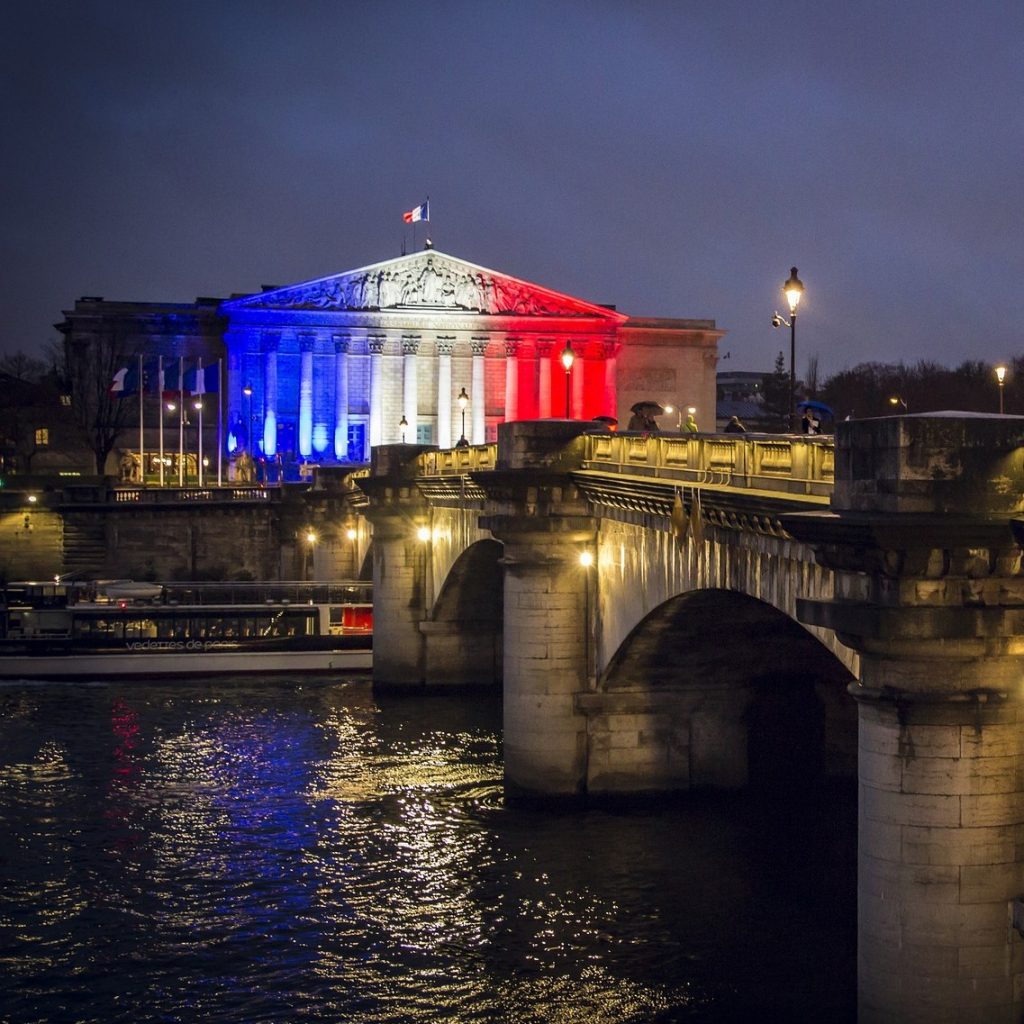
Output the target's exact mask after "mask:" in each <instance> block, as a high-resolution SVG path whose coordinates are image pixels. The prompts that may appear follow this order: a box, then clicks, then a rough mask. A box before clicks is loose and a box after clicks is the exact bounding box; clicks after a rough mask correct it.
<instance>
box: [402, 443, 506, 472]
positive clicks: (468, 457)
mask: <svg viewBox="0 0 1024 1024" xmlns="http://www.w3.org/2000/svg"><path fill="white" fill-rule="evenodd" d="M497 461H498V446H497V445H496V444H473V445H470V446H469V447H468V448H441V449H439V450H434V451H429V452H422V453H421V454H420V455H419V466H418V473H419V475H420V476H461V475H462V474H464V473H473V472H476V471H477V470H485V469H494V467H495V464H496V463H497Z"/></svg>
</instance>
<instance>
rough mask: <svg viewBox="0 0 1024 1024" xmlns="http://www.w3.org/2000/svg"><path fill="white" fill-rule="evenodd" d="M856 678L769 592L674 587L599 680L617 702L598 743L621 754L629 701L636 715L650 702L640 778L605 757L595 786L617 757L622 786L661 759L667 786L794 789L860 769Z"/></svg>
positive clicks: (600, 726) (617, 781)
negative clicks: (766, 595)
mask: <svg viewBox="0 0 1024 1024" xmlns="http://www.w3.org/2000/svg"><path fill="white" fill-rule="evenodd" d="M852 678H853V677H852V676H851V674H850V673H849V671H848V670H847V669H846V668H845V666H843V665H842V663H841V662H840V661H839V660H838V659H837V658H836V657H835V656H834V655H833V654H832V653H831V652H830V651H829V650H828V649H827V648H826V647H825V646H824V645H823V644H822V643H821V642H820V641H819V640H818V639H817V638H816V637H814V636H813V634H811V633H810V632H808V631H807V630H806V629H804V627H803V626H801V625H800V624H799V623H797V622H795V621H793V620H792V619H790V618H789V617H788V616H786V615H784V614H783V613H782V612H780V611H778V610H777V609H776V608H774V607H772V606H771V605H768V604H766V603H765V602H763V601H759V600H757V599H755V598H752V597H749V596H747V595H745V594H741V593H739V592H735V591H727V590H702V591H692V592H689V593H686V594H681V595H678V596H676V597H673V598H671V599H670V600H668V601H666V602H665V603H664V604H662V605H661V606H659V607H658V608H656V609H654V611H652V612H651V613H650V614H649V615H648V616H647V617H646V618H644V619H643V620H642V621H641V622H640V623H639V624H638V625H637V626H636V628H635V629H634V630H633V632H632V633H631V634H630V635H629V636H628V637H627V638H626V640H625V641H624V642H623V644H622V646H621V648H620V649H619V651H618V652H617V653H616V655H615V657H614V658H612V659H611V661H610V663H609V666H608V669H607V671H606V672H605V673H604V676H603V678H602V680H601V682H600V686H599V689H601V690H602V691H603V692H604V693H605V694H607V695H608V698H607V704H606V707H605V708H602V710H603V711H607V712H610V713H607V714H604V715H602V716H595V717H594V718H593V719H592V722H591V740H592V745H593V746H595V747H598V748H600V747H603V746H605V745H607V746H609V747H610V748H611V750H612V751H613V753H614V751H615V750H621V749H623V747H624V742H625V737H624V735H623V733H624V730H625V729H627V728H628V727H629V726H630V724H631V723H630V716H629V715H628V714H626V713H625V712H626V711H629V712H631V713H632V716H633V718H634V719H635V718H636V714H635V712H636V709H637V708H638V707H642V708H644V716H645V717H644V719H643V720H642V721H641V722H639V723H635V722H634V723H632V724H639V727H640V729H639V732H638V735H637V737H636V743H637V749H638V755H637V758H636V764H635V768H636V771H637V773H638V774H637V777H636V778H634V779H632V780H630V779H629V778H628V776H629V773H630V770H631V766H630V765H629V764H628V763H627V762H626V761H624V760H623V758H622V757H621V755H620V756H619V763H618V764H607V763H604V762H602V759H601V757H600V756H598V758H597V763H596V764H595V765H594V769H596V771H594V770H592V772H591V775H592V778H591V780H590V783H591V784H590V786H589V787H588V788H590V789H591V790H593V789H594V784H595V783H596V784H597V788H600V786H601V784H602V778H601V777H600V773H601V772H602V770H604V769H606V768H607V769H608V770H607V771H606V772H605V775H604V781H605V782H607V783H609V784H610V785H611V786H612V787H615V788H620V787H622V786H625V787H626V788H629V789H643V788H644V779H643V778H642V776H641V775H640V774H639V773H640V772H642V771H644V770H647V769H650V767H651V766H653V774H652V775H651V782H652V783H653V784H654V785H653V786H652V788H656V789H661V790H663V791H664V790H670V791H671V790H696V789H732V790H736V789H748V790H750V791H752V792H755V793H757V794H759V795H760V796H763V797H769V796H771V795H772V794H778V795H780V796H782V797H783V798H784V799H786V798H791V796H792V794H793V793H794V791H795V792H801V791H802V792H808V793H809V792H811V791H812V790H814V791H817V790H818V789H820V788H821V787H822V785H824V784H825V783H826V781H827V780H828V779H830V778H842V777H854V776H855V774H856V758H857V731H856V730H857V718H856V707H855V704H854V702H853V700H852V699H851V698H850V697H849V695H848V694H847V692H846V686H847V684H848V683H849V682H850V681H851V680H852ZM627 698H628V700H627ZM620 707H621V708H622V710H623V712H624V713H622V714H616V713H615V709H616V708H620ZM602 731H604V732H605V733H607V736H605V737H601V736H600V733H601V732H602ZM595 739H597V741H598V742H597V743H594V740H595ZM592 760H593V759H592ZM645 766H646V769H645ZM595 776H596V777H595Z"/></svg>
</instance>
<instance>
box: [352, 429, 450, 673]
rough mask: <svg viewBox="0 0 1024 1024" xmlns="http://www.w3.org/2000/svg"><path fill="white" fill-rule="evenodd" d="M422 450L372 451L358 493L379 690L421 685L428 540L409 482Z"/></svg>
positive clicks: (425, 512) (419, 500)
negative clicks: (365, 522)
mask: <svg viewBox="0 0 1024 1024" xmlns="http://www.w3.org/2000/svg"><path fill="white" fill-rule="evenodd" d="M423 450H424V447H423V446H417V445H408V444H406V445H382V446H378V447H376V448H374V450H373V458H372V462H371V468H370V476H369V477H367V478H363V479H360V481H359V488H360V490H362V491H363V492H364V493H365V494H366V495H367V496H368V498H369V505H368V506H367V507H366V509H365V510H364V514H365V516H366V517H367V519H369V520H370V522H371V523H372V524H373V632H374V652H373V682H374V685H375V686H383V687H389V688H390V687H416V686H422V685H423V682H424V665H425V649H426V648H425V638H424V636H423V634H422V633H421V632H420V623H421V622H423V621H424V620H425V619H426V618H427V617H428V616H429V613H430V608H431V604H432V602H433V595H432V594H431V593H430V550H429V545H430V541H429V540H421V539H420V538H419V536H418V532H417V531H418V530H419V528H420V527H429V525H430V507H429V505H428V504H427V501H426V499H425V498H424V497H423V496H422V494H421V493H420V491H419V489H418V488H417V487H416V483H415V471H416V457H417V456H418V455H419V453H420V452H421V451H423Z"/></svg>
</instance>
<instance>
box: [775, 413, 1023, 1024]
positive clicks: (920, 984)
mask: <svg viewBox="0 0 1024 1024" xmlns="http://www.w3.org/2000/svg"><path fill="white" fill-rule="evenodd" d="M838 426H839V432H838V436H837V449H836V454H837V471H836V489H835V494H834V497H833V503H832V507H833V511H832V512H831V513H805V514H798V515H791V516H785V517H783V521H784V523H785V526H786V528H787V530H789V531H790V532H791V533H793V534H794V535H795V536H796V537H797V538H798V539H800V540H803V541H806V542H807V543H809V544H811V545H812V547H813V548H814V550H815V554H816V556H817V558H818V560H819V562H821V563H822V564H824V565H828V566H830V567H831V568H833V569H834V570H835V572H836V594H835V599H834V600H833V601H831V602H812V601H801V602H798V613H799V615H800V618H801V619H802V620H803V621H804V622H806V623H809V624H813V625H816V626H825V627H828V628H830V629H834V630H835V631H836V632H837V634H838V635H839V638H840V639H841V640H842V641H843V642H844V643H846V644H848V645H849V646H851V647H853V648H855V649H856V650H857V651H859V652H860V656H861V674H860V679H859V680H858V682H857V683H855V684H853V685H852V686H851V693H852V694H853V696H854V697H855V698H856V699H857V701H858V705H859V720H860V724H859V752H858V777H859V788H860V811H859V815H860V817H859V849H858V988H859V1011H860V1020H861V1022H862V1024H869V1022H870V1024H875V1022H878V1024H882V1022H885V1024H913V1022H916V1021H921V1022H925V1021H927V1022H928V1024H936V1022H945V1021H949V1022H954V1021H955V1022H964V1021H978V1022H982V1021H984V1022H986V1024H988V1022H996V1021H1006V1022H1010V1021H1014V1022H1019V1021H1020V1020H1022V1019H1024V941H1022V939H1021V936H1020V935H1019V934H1018V933H1017V932H1016V930H1015V929H1014V927H1013V906H1014V901H1015V899H1016V898H1018V897H1020V896H1021V895H1022V893H1024V772H1022V768H1024V720H1022V713H1024V704H1022V684H1021V669H1022V667H1024V666H1022V654H1024V648H1022V645H1021V641H1020V637H1021V635H1022V632H1024V580H1022V577H1021V572H1020V570H1021V559H1020V548H1019V547H1018V545H1017V543H1016V541H1015V540H1014V537H1013V532H1012V528H1011V525H1010V517H1011V516H1012V515H1014V514H1015V513H1017V512H1019V511H1020V508H1019V505H1020V495H1021V493H1022V492H1024V487H1022V484H1024V480H1022V475H1024V474H1022V468H1021V462H1020V458H1019V452H1020V446H1021V441H1022V440H1024V432H1022V421H1021V420H1020V419H1019V418H1016V417H1013V418H1011V417H999V418H998V419H997V418H992V419H987V420H986V419H981V418H973V417H967V416H961V415H958V414H953V413H950V414H945V415H938V416H931V417H923V416H922V417H900V418H886V419H882V420H866V421H853V422H851V423H841V424H839V425H838Z"/></svg>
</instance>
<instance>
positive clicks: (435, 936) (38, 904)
mask: <svg viewBox="0 0 1024 1024" xmlns="http://www.w3.org/2000/svg"><path fill="white" fill-rule="evenodd" d="M499 729H500V706H499V704H498V702H497V701H496V700H495V699H493V698H491V697H490V696H472V697H468V698H467V697H466V696H465V695H462V696H457V697H430V698H413V697H402V698H392V699H387V700H380V699H377V698H374V696H373V695H372V693H371V691H370V688H369V686H368V685H367V684H366V683H365V682H351V683H347V684H325V683H319V682H317V683H311V684H305V685H304V684H301V683H300V682H298V681H292V682H262V683H259V684H246V683H242V682H236V683H224V682H218V683H211V684H210V685H198V684H196V685H187V686H182V685H179V684H174V685H158V684H145V685H142V684H134V685H133V684H116V685H111V686H109V687H88V688H81V687H72V686H35V687H27V686H26V687H18V686H9V687H6V688H2V689H0V830H2V833H3V835H4V837H5V841H4V844H3V847H2V849H0V884H2V895H0V1019H2V1020H3V1021H5V1022H7V1021H10V1022H11V1024H23V1022H24V1024H27V1022H43V1021H45V1022H47V1024H57V1022H64V1021H68V1022H71V1021H75V1022H79V1021H80V1022H92V1021H96V1022H100V1021H103V1022H110V1021H124V1022H133V1024H139V1022H144V1021H154V1022H155V1021H161V1022H163V1021H183V1022H184V1021H198V1020H203V1021H238V1022H250V1021H275V1022H282V1021H380V1022H387V1024H391V1022H393V1024H419V1022H424V1021H442V1020H443V1021H452V1022H457V1024H461V1022H478V1021H488V1022H489V1021H495V1022H497V1021H508V1022H515V1024H520V1022H521V1024H533V1022H538V1024H540V1022H552V1024H563V1022H564V1024H577V1022H580V1024H582V1022H597V1024H605V1022H607V1024H613V1022H614V1024H620V1022H636V1024H640V1022H658V1024H668V1022H672V1021H732V1020H758V1019H760V1020H774V1019H779V1020H789V1021H800V1020H808V1021H812V1020H830V1021H843V1020H850V1019H852V1012H851V1006H850V1002H851V998H852V997H851V987H852V980H853V979H852V972H853V966H852V959H853V936H852V928H851V927H848V926H846V925H841V924H839V923H837V922H841V921H842V920H843V919H844V915H845V917H846V918H848V919H849V923H850V925H852V915H853V901H852V895H853V893H852V886H853V876H852V867H851V865H852V857H851V856H849V851H848V850H846V849H840V846H841V844H842V842H844V841H846V840H849V839H851V837H852V833H851V834H850V835H844V833H843V831H842V828H840V829H839V831H836V829H835V828H832V829H831V830H829V828H827V827H824V828H823V827H821V824H822V823H821V822H816V823H814V827H813V828H812V832H811V837H810V838H809V835H808V834H807V833H800V831H799V829H794V827H793V822H786V821H781V822H780V821H776V820H774V817H773V816H772V815H769V814H766V813H764V812H763V809H762V811H761V813H760V815H759V816H758V815H754V816H753V817H752V814H751V808H750V807H749V806H747V805H745V804H738V803H737V802H736V801H718V802H714V801H701V802H696V801H688V802H684V803H680V804H677V805H667V806H663V807H659V808H655V809H650V808H649V809H646V810H636V809H635V810H633V811H632V812H630V813H624V812H619V813H612V812H609V811H602V810H560V811H555V810H550V809H549V810H539V809H527V808H521V807H507V806H506V805H505V801H504V798H503V795H502V788H501V749H500V732H499ZM830 806H832V807H833V810H834V808H835V807H836V806H842V801H839V802H838V804H836V803H834V804H832V805H830ZM851 807H852V805H850V804H849V803H847V807H846V810H847V811H849V810H850V808H851ZM846 820H847V818H846V817H844V818H843V821H844V822H845V821H846ZM833 824H835V823H833ZM840 824H842V823H840ZM822 837H824V838H822Z"/></svg>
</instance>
